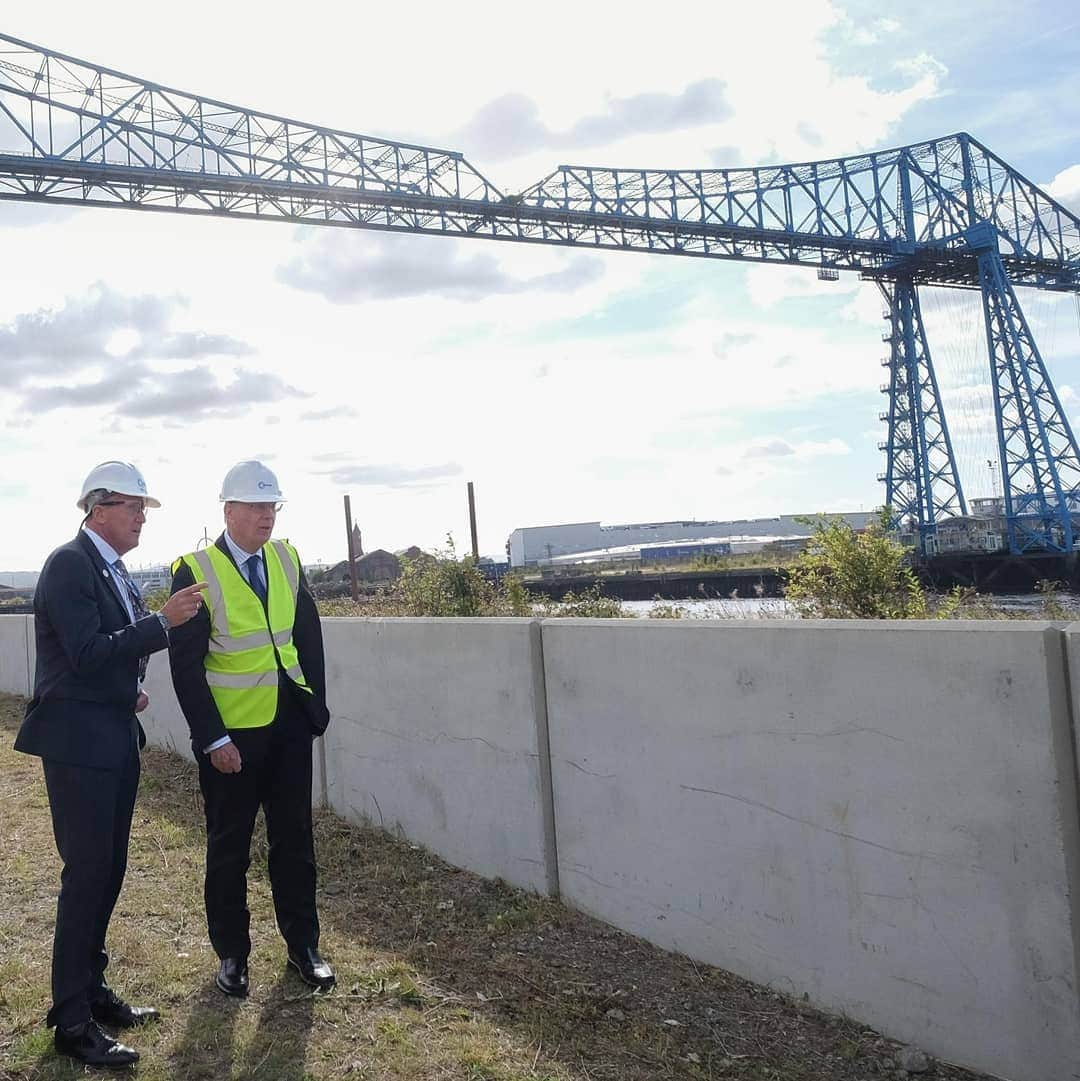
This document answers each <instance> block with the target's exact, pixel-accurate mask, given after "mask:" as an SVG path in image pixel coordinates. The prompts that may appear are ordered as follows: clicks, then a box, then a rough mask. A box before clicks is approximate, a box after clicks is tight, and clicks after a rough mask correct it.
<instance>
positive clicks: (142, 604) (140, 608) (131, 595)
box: [112, 559, 150, 683]
mask: <svg viewBox="0 0 1080 1081" xmlns="http://www.w3.org/2000/svg"><path fill="white" fill-rule="evenodd" d="M112 568H113V571H114V572H115V574H116V577H117V578H119V579H120V583H121V584H122V585H123V587H124V589H125V590H127V595H128V600H129V601H131V610H132V612H133V613H134V614H135V621H136V622H138V621H139V620H140V619H142V618H143V617H144V616H148V615H149V614H150V609H149V608H147V607H146V601H144V600H143V597H142V594H141V593H140V592H139V587H138V586H137V585H136V584H135V583H134V581H133V580H132V578H131V575H130V574H128V569H127V567H125V566H124V561H123V560H122V559H118V560H117V561H116V562H115V563H114V564H113V565H112ZM149 659H150V658H149V657H140V658H139V682H140V683H142V681H143V680H144V679H145V678H146V664H147V661H149Z"/></svg>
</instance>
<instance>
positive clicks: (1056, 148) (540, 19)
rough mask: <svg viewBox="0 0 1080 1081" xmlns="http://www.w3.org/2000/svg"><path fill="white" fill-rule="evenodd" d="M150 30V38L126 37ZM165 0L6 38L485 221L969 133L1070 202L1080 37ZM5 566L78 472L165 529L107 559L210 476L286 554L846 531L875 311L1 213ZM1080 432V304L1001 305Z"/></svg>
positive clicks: (875, 10)
mask: <svg viewBox="0 0 1080 1081" xmlns="http://www.w3.org/2000/svg"><path fill="white" fill-rule="evenodd" d="M140 10H144V11H145V10H146V9H140ZM405 10H406V9H403V8H402V7H401V6H400V5H388V4H387V5H366V4H365V5H351V4H350V5H346V4H331V3H320V2H318V0H309V3H307V4H305V5H303V6H302V7H301V8H297V7H296V6H295V5H289V6H287V7H286V6H280V7H278V6H276V5H274V4H270V5H262V6H261V7H260V8H259V9H258V13H257V14H253V9H251V8H250V7H249V6H248V7H245V6H238V5H221V4H219V3H214V4H211V3H208V2H203V0H189V2H188V3H186V4H185V5H184V7H183V9H182V12H179V11H178V12H177V13H174V15H172V16H170V17H169V18H168V20H164V19H162V20H161V22H160V24H155V22H154V21H152V20H149V19H146V18H138V19H136V18H130V17H127V16H126V15H124V14H123V9H122V8H121V9H117V12H115V13H114V15H112V16H110V17H109V18H107V19H106V18H102V17H101V15H100V11H98V10H97V9H96V8H94V7H93V6H88V5H86V4H84V3H74V2H69V0H56V2H53V3H51V4H49V5H39V7H38V8H37V9H36V10H35V9H32V8H31V7H29V6H25V5H24V6H22V7H20V8H19V9H18V10H16V11H13V12H12V13H11V14H10V15H8V16H7V17H5V18H4V20H3V22H2V23H0V29H2V30H3V32H4V33H7V34H10V35H12V36H15V37H19V38H23V39H25V40H28V41H31V42H34V43H36V44H39V45H43V46H46V47H49V48H53V49H56V50H59V51H61V52H65V53H69V54H71V55H74V56H77V57H80V58H82V59H85V60H88V61H91V62H94V63H99V64H103V65H105V66H108V67H112V68H115V69H118V70H120V71H125V72H129V73H130V74H133V75H135V76H138V77H142V78H145V79H148V80H152V81H154V82H158V83H162V84H165V85H169V86H174V87H178V88H180V89H182V90H184V91H187V92H190V93H193V94H202V95H206V96H209V97H213V98H216V99H219V100H224V101H229V102H232V103H235V104H237V105H241V106H244V107H249V108H254V109H258V110H263V111H266V112H271V113H276V114H279V115H285V116H289V117H293V118H296V119H298V120H301V121H306V122H310V123H313V124H319V125H324V126H331V127H338V128H341V129H344V130H347V131H355V132H362V133H365V134H368V135H372V136H376V137H380V138H386V139H394V140H402V141H408V142H415V143H421V144H425V145H430V146H436V147H446V148H450V149H454V150H458V151H460V152H461V153H462V154H464V156H465V157H466V158H467V159H468V161H469V162H470V163H471V164H472V165H473V166H474V167H475V168H477V169H478V170H479V171H480V172H481V173H483V174H484V175H485V176H486V177H487V178H488V179H489V180H490V181H491V182H492V183H493V184H494V185H495V186H496V187H498V188H499V189H500V190H501V191H503V192H515V191H520V190H523V189H525V188H527V187H528V186H530V185H531V184H532V183H534V182H535V181H538V180H539V179H541V178H542V177H544V176H546V175H547V174H548V173H550V172H551V171H552V170H554V169H555V168H556V167H558V166H559V165H562V164H589V165H603V166H611V167H633V168H640V167H654V168H664V169H676V168H719V167H725V166H745V165H755V164H769V163H779V162H794V161H805V160H813V159H819V158H828V157H834V156H840V155H845V154H853V153H857V152H861V151H867V150H873V149H882V148H886V147H890V146H897V145H902V144H905V143H910V142H917V141H921V140H925V139H930V138H934V137H936V136H941V135H946V134H951V133H953V132H956V131H961V130H964V131H968V132H970V133H971V134H973V135H974V136H975V137H976V138H977V139H979V140H980V141H981V142H983V143H984V144H985V145H987V146H989V147H990V148H991V149H992V150H994V151H995V152H996V153H998V154H999V155H1000V156H1001V157H1003V158H1004V159H1005V160H1006V161H1008V162H1009V163H1010V164H1011V165H1013V166H1014V167H1015V168H1017V169H1018V170H1019V171H1020V172H1021V173H1023V174H1024V175H1025V176H1027V177H1028V178H1029V179H1031V180H1032V181H1034V182H1035V183H1037V184H1039V185H1040V186H1043V187H1045V188H1046V189H1047V190H1049V191H1050V192H1051V193H1052V194H1054V195H1055V196H1056V197H1057V198H1059V199H1060V200H1061V201H1063V202H1064V203H1065V204H1066V205H1069V206H1070V207H1071V208H1072V209H1073V210H1074V211H1077V210H1080V14H1078V13H1077V11H1076V9H1075V5H1073V4H1069V3H1066V2H1032V3H1014V4H1008V5H1005V4H997V5H994V4H991V5H987V4H985V3H980V4H978V5H976V4H975V3H968V2H958V3H951V4H941V3H933V4H931V3H922V2H915V3H905V4H903V5H893V6H891V7H890V5H888V4H881V3H872V4H871V3H864V2H861V0H860V2H843V0H835V2H823V0H800V2H791V3H786V2H779V3H774V4H772V5H769V8H768V13H767V15H765V14H763V13H762V9H759V8H757V7H756V6H754V5H728V4H717V3H715V0H713V2H708V3H698V2H688V3H684V4H682V5H679V7H678V8H677V9H671V10H670V11H665V12H658V11H656V10H654V11H652V13H651V14H649V13H647V12H645V11H643V12H642V13H641V14H640V15H638V16H635V17H632V18H627V17H623V16H618V17H616V16H615V15H613V13H612V10H613V9H612V8H611V7H610V5H601V4H596V5H587V4H581V3H574V4H569V3H563V2H561V0H549V3H547V4H545V5H544V6H543V8H542V9H536V10H533V9H530V13H529V14H528V15H525V14H523V13H522V9H520V8H515V7H513V6H512V5H511V6H508V5H506V4H505V3H487V2H475V3H473V4H470V5H469V8H468V15H467V17H463V16H462V12H461V9H460V8H455V7H453V6H448V5H445V4H439V5H436V4H429V3H426V2H417V3H412V4H409V5H408V6H407V12H408V17H407V18H406V17H405V16H404V14H403V12H404V11H405ZM0 252H2V253H3V265H4V268H5V274H4V287H3V289H2V290H0V388H2V390H0V393H2V394H3V405H4V407H3V410H2V411H0V462H2V463H3V467H2V470H0V498H2V500H3V506H4V510H5V514H4V521H5V527H4V529H3V530H2V531H0V568H3V569H9V570H15V569H22V570H33V569H37V568H38V567H39V566H40V564H41V562H42V561H43V559H44V558H45V556H46V555H47V554H48V552H49V551H50V550H51V549H52V548H54V547H55V546H56V545H58V544H60V543H62V542H63V541H64V540H66V539H68V538H69V537H70V536H71V535H72V534H73V533H74V530H75V529H76V528H77V526H78V522H79V518H80V515H79V512H78V511H77V510H76V508H75V506H74V503H75V500H76V498H77V497H78V495H79V490H80V485H81V483H82V479H83V477H84V476H85V474H86V473H87V472H88V471H89V469H90V468H91V467H92V466H93V465H94V464H95V463H97V462H99V461H102V460H105V459H112V458H118V459H124V460H130V461H133V462H135V463H136V464H138V466H139V467H140V468H141V469H142V471H143V473H144V475H145V476H146V479H147V482H148V485H149V489H150V491H151V493H152V494H153V495H155V496H156V497H157V498H158V499H160V500H161V502H162V504H163V506H162V508H161V509H160V510H156V511H153V512H152V513H151V515H150V517H149V520H148V522H147V525H146V527H145V529H144V531H143V539H142V543H141V544H140V546H139V548H138V549H137V551H136V552H134V553H132V555H131V556H130V557H129V558H128V560H127V562H128V563H129V565H136V566H137V565H149V564H153V563H158V562H167V561H169V560H171V559H173V558H174V557H175V556H177V555H179V554H181V553H183V552H185V551H188V550H190V549H191V548H192V547H194V545H195V543H196V542H197V541H198V540H199V538H200V537H202V535H203V532H204V530H208V531H209V534H210V535H211V536H214V535H216V533H217V532H218V531H219V530H220V527H221V508H220V504H219V502H218V493H219V489H220V483H221V478H222V477H223V476H224V474H225V472H226V471H227V469H228V468H229V467H230V466H231V465H232V464H233V463H234V462H236V461H239V460H241V459H245V458H252V457H255V458H259V459H261V460H262V461H264V462H265V463H266V464H268V465H269V466H270V467H271V468H273V469H274V470H275V471H276V472H277V474H278V476H279V479H280V481H281V484H282V487H283V489H284V492H285V496H286V499H287V503H286V506H285V508H284V510H283V511H282V513H281V515H280V517H279V524H278V534H279V535H280V536H287V537H288V538H289V539H290V540H291V541H292V542H293V543H294V544H296V545H297V546H298V548H299V550H300V552H301V556H302V558H303V559H304V561H305V562H306V563H316V562H335V561H337V560H339V559H342V558H344V555H345V539H344V514H343V509H342V496H343V495H344V494H346V493H348V494H349V495H350V497H351V503H352V509H353V515H354V518H355V519H356V521H357V523H358V524H359V525H360V527H361V530H362V532H363V539H364V547H365V549H367V550H371V549H374V548H387V549H390V550H395V549H401V548H404V547H406V546H408V545H412V544H418V545H420V546H422V547H424V548H427V549H433V548H439V547H442V546H443V545H444V544H445V541H446V537H447V535H448V534H450V535H452V537H453V539H454V541H455V543H456V545H457V549H458V551H459V552H464V551H465V550H467V548H468V546H469V529H468V517H467V501H466V482H467V481H472V482H473V483H474V485H475V489H476V504H477V515H478V520H479V540H480V550H481V553H482V554H485V555H491V556H493V557H496V558H502V556H503V552H504V545H505V543H506V539H507V536H508V534H509V533H510V531H511V530H513V529H514V528H516V527H522V526H531V525H545V524H551V523H557V522H577V521H592V520H601V521H603V522H605V523H616V522H627V521H659V520H669V519H692V518H698V519H701V518H720V519H729V518H741V517H751V516H766V515H776V514H786V513H812V512H816V511H822V510H830V511H840V510H859V509H871V508H873V507H875V506H878V505H880V504H881V503H882V502H883V499H884V492H883V486H882V485H881V484H880V483H879V482H878V481H877V476H878V474H879V473H881V472H883V470H884V456H883V454H882V453H881V451H880V450H879V449H878V443H879V442H881V441H883V440H884V439H885V438H886V435H887V433H886V431H885V425H884V424H882V423H881V422H880V420H879V414H880V413H881V412H882V411H883V410H884V409H886V408H887V402H886V399H885V397H884V396H883V395H881V393H880V392H879V386H880V385H881V383H882V382H883V381H884V379H885V376H886V373H885V372H884V371H883V369H882V368H881V367H880V366H879V362H880V359H881V357H882V355H883V352H884V350H885V349H886V347H885V346H883V344H882V342H881V333H882V331H883V330H884V324H883V323H882V321H881V314H882V312H881V309H882V300H881V297H880V294H879V293H878V292H877V289H876V287H875V286H873V285H872V284H869V283H861V282H859V281H858V278H857V276H855V275H851V276H845V277H844V278H842V280H841V281H840V282H837V283H824V282H819V281H818V280H817V277H816V273H815V272H814V271H813V270H804V269H794V268H787V267H782V266H757V265H751V264H742V263H737V262H726V261H721V260H700V259H671V258H668V259H662V258H659V257H652V256H648V255H642V254H636V253H625V252H595V251H588V250H577V251H568V250H564V249H562V248H555V247H552V248H546V247H542V246H532V245H514V244H492V243H490V242H483V241H479V240H458V239H446V238H439V237H426V236H410V235H389V234H385V233H379V232H374V231H365V230H354V229H318V228H314V227H300V226H295V225H292V224H288V223H280V222H272V221H257V222H248V221H239V220H226V219H199V218H195V217H188V216H182V215H165V214H162V215H148V214H138V213H134V212H130V211H123V210H111V209H110V210H105V209H98V208H81V209H67V208H60V207H40V206H29V205H27V204H18V203H12V202H2V201H0ZM1021 301H1022V303H1023V304H1024V306H1025V311H1026V313H1027V315H1028V317H1029V319H1030V320H1031V321H1032V324H1033V326H1034V328H1035V330H1036V334H1037V340H1038V342H1039V345H1040V347H1041V349H1042V351H1043V355H1044V359H1045V360H1046V363H1047V365H1048V367H1049V369H1050V372H1051V375H1052V377H1053V379H1054V380H1055V383H1056V385H1057V387H1058V390H1059V393H1060V395H1061V398H1062V401H1063V404H1064V406H1065V408H1066V409H1067V411H1068V412H1069V415H1070V419H1071V420H1072V422H1073V424H1074V427H1075V426H1077V424H1078V422H1080V308H1078V306H1077V303H1076V301H1075V298H1073V297H1052V296H1049V295H1046V294H1041V293H1039V294H1034V295H1030V291H1024V292H1023V293H1022V294H1021ZM923 305H924V315H925V317H926V321H927V325H928V330H929V333H930V335H931V349H932V351H933V354H934V358H935V363H936V365H937V368H938V374H939V378H940V380H941V383H942V394H943V398H944V401H945V408H946V411H947V416H948V419H949V422H950V425H951V427H952V430H953V435H954V440H955V445H956V451H957V457H958V461H959V468H960V471H961V479H962V482H963V484H964V486H965V490H966V493H967V495H968V496H969V498H970V497H972V496H979V495H989V494H993V491H994V483H995V482H994V470H993V468H992V467H991V466H990V465H989V463H990V461H991V459H992V458H993V457H994V456H995V454H996V452H995V451H994V449H993V442H992V439H991V431H990V428H989V426H988V424H987V413H986V405H987V401H988V393H989V391H988V388H987V382H988V381H987V376H986V374H985V372H986V368H987V360H986V348H985V342H984V339H983V336H982V335H983V330H982V322H981V314H980V310H979V308H978V307H977V305H976V304H975V303H974V301H973V297H972V295H971V294H957V293H955V292H950V293H943V292H941V291H936V290H930V291H924V297H923Z"/></svg>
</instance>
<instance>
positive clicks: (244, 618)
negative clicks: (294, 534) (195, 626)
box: [172, 540, 312, 728]
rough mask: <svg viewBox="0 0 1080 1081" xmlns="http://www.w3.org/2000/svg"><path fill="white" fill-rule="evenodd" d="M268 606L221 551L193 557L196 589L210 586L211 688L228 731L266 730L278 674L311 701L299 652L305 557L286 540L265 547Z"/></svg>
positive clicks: (206, 599)
mask: <svg viewBox="0 0 1080 1081" xmlns="http://www.w3.org/2000/svg"><path fill="white" fill-rule="evenodd" d="M263 555H264V557H265V559H266V588H267V604H266V610H265V611H264V610H263V606H262V602H261V601H260V600H259V598H258V597H257V596H256V595H255V591H254V590H253V589H252V588H251V586H250V585H249V584H248V581H247V579H246V578H244V576H243V574H241V572H240V571H239V570H238V569H237V568H236V565H235V564H234V563H233V561H232V560H231V559H230V558H229V557H228V556H227V555H226V554H225V553H224V552H222V551H221V549H220V548H218V547H217V545H210V547H208V548H204V549H203V550H202V551H198V552H189V553H188V554H187V555H186V556H181V558H180V559H178V560H176V562H175V563H173V565H172V569H173V573H174V574H175V573H176V571H177V569H178V568H179V566H180V564H181V563H186V564H187V566H188V568H189V570H190V571H191V573H192V575H193V576H194V578H195V581H196V582H206V583H207V588H206V590H205V591H204V593H203V601H204V603H205V604H206V607H207V611H208V612H209V615H210V649H209V651H208V652H207V654H206V658H205V660H204V662H203V663H204V665H205V667H206V682H207V684H209V687H210V694H211V695H212V696H213V699H214V702H215V703H216V705H217V708H218V711H219V712H220V713H221V719H222V721H223V722H224V724H225V727H226V728H262V727H264V726H265V725H268V724H270V722H271V721H273V719H274V715H275V714H276V713H277V706H278V669H279V668H281V669H283V670H284V672H285V674H286V675H287V676H288V677H289V678H290V679H291V680H292V681H293V682H294V683H295V684H296V685H297V686H298V687H300V688H301V689H302V690H305V691H307V692H308V694H311V693H312V692H311V688H310V687H308V685H307V681H306V680H305V679H304V673H303V671H301V668H300V658H299V656H298V655H297V652H296V646H295V645H293V640H292V629H293V621H294V620H295V618H296V595H297V593H298V592H299V590H300V557H299V556H298V555H297V554H296V549H295V548H293V546H292V545H291V544H288V543H286V542H285V541H279V540H271V541H267V543H266V544H265V545H264V546H263Z"/></svg>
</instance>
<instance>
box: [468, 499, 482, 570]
mask: <svg viewBox="0 0 1080 1081" xmlns="http://www.w3.org/2000/svg"><path fill="white" fill-rule="evenodd" d="M469 532H470V533H471V534H472V557H473V562H474V563H479V562H480V546H479V545H478V544H477V543H476V499H475V498H474V497H473V486H472V481H469Z"/></svg>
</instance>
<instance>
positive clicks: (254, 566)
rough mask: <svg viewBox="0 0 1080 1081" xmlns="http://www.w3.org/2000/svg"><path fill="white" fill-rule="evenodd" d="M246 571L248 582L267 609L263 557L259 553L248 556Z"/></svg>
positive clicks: (245, 565) (245, 564)
mask: <svg viewBox="0 0 1080 1081" xmlns="http://www.w3.org/2000/svg"><path fill="white" fill-rule="evenodd" d="M244 570H245V571H246V573H247V580H248V582H249V583H250V584H251V588H252V589H253V590H255V596H256V597H258V598H259V600H260V601H261V602H262V605H263V607H264V608H265V607H266V583H265V582H264V581H263V574H262V556H260V555H259V554H258V553H256V554H255V555H253V556H248V557H247V560H246V561H245V563H244Z"/></svg>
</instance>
